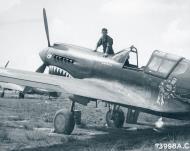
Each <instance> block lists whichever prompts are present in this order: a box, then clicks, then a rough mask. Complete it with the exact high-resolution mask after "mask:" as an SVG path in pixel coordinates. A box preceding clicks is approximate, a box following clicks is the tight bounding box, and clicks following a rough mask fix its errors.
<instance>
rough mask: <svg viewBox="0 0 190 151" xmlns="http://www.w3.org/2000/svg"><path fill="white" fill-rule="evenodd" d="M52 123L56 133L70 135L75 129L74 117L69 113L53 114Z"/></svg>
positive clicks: (61, 111) (62, 111) (60, 111)
mask: <svg viewBox="0 0 190 151" xmlns="http://www.w3.org/2000/svg"><path fill="white" fill-rule="evenodd" d="M53 123H54V129H55V132H56V133H61V134H66V135H70V134H71V133H72V131H73V129H74V127H75V120H74V115H73V113H72V112H70V111H66V110H59V111H57V113H56V114H55V117H54V120H53Z"/></svg>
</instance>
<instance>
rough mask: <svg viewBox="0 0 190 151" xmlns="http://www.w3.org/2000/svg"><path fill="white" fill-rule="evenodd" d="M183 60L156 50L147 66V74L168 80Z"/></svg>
mask: <svg viewBox="0 0 190 151" xmlns="http://www.w3.org/2000/svg"><path fill="white" fill-rule="evenodd" d="M182 59H183V58H182V57H180V56H176V55H173V54H169V53H165V52H161V51H158V50H155V51H154V52H153V53H152V56H151V58H150V60H149V62H148V64H147V66H146V69H145V72H146V73H149V74H152V75H155V76H158V77H162V78H166V77H167V76H168V75H169V74H170V73H171V72H172V70H173V69H174V68H175V67H176V65H177V64H178V62H179V61H181V60H182Z"/></svg>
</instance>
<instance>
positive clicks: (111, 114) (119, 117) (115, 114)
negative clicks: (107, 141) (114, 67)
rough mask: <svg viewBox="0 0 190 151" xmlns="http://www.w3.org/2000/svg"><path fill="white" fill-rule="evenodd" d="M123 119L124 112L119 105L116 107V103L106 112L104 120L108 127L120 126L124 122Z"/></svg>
mask: <svg viewBox="0 0 190 151" xmlns="http://www.w3.org/2000/svg"><path fill="white" fill-rule="evenodd" d="M124 120H125V115H124V112H123V111H122V110H121V109H120V108H119V107H118V108H117V107H116V105H114V108H113V109H109V111H108V112H107V113H106V122H107V125H108V127H113V128H121V127H122V126H123V124H124Z"/></svg>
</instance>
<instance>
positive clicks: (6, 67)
mask: <svg viewBox="0 0 190 151" xmlns="http://www.w3.org/2000/svg"><path fill="white" fill-rule="evenodd" d="M8 64H9V60H8V61H7V63H6V65H5V68H7V66H8Z"/></svg>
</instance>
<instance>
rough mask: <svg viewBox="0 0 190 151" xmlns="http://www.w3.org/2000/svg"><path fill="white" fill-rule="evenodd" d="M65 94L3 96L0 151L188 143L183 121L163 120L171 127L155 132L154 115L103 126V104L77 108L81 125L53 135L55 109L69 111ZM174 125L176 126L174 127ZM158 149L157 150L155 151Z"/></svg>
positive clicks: (87, 150)
mask: <svg viewBox="0 0 190 151" xmlns="http://www.w3.org/2000/svg"><path fill="white" fill-rule="evenodd" d="M70 105H71V101H70V100H69V99H68V95H66V94H65V95H63V96H62V97H61V98H59V99H57V100H54V99H49V98H48V97H45V96H43V97H42V96H38V95H35V96H30V95H29V96H27V98H26V99H18V98H17V95H15V94H11V93H6V96H5V98H3V99H2V98H1V99H0V151H4V150H5V151H9V150H28V151H31V150H34V151H52V150H53V151H56V150H58V151H60V150H72V151H76V150H81V151H83V150H84V151H99V150H100V151H110V150H111V151H119V150H134V151H141V150H145V151H152V150H156V148H155V143H181V144H182V145H183V144H184V143H186V142H187V143H189V142H190V130H189V127H188V125H186V126H181V125H182V124H186V123H185V122H179V121H175V120H169V119H165V121H166V123H170V124H171V123H172V124H173V126H172V127H170V128H169V130H168V131H164V132H156V131H154V130H153V128H152V127H153V123H154V122H155V121H156V120H157V119H158V117H156V116H150V115H147V114H140V117H139V121H138V122H139V125H129V124H126V123H125V125H124V128H122V129H111V128H107V127H106V122H105V113H106V111H107V109H106V108H105V107H104V103H101V102H100V103H99V105H98V108H95V103H94V102H92V103H89V104H88V106H87V107H85V106H81V105H77V109H79V110H81V111H82V124H81V125H80V126H75V130H74V131H73V133H72V135H70V136H67V135H62V134H56V133H53V124H52V122H53V117H54V114H55V112H56V111H57V110H59V109H63V108H65V109H68V108H70ZM176 125H178V126H176ZM157 150H158V149H157Z"/></svg>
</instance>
